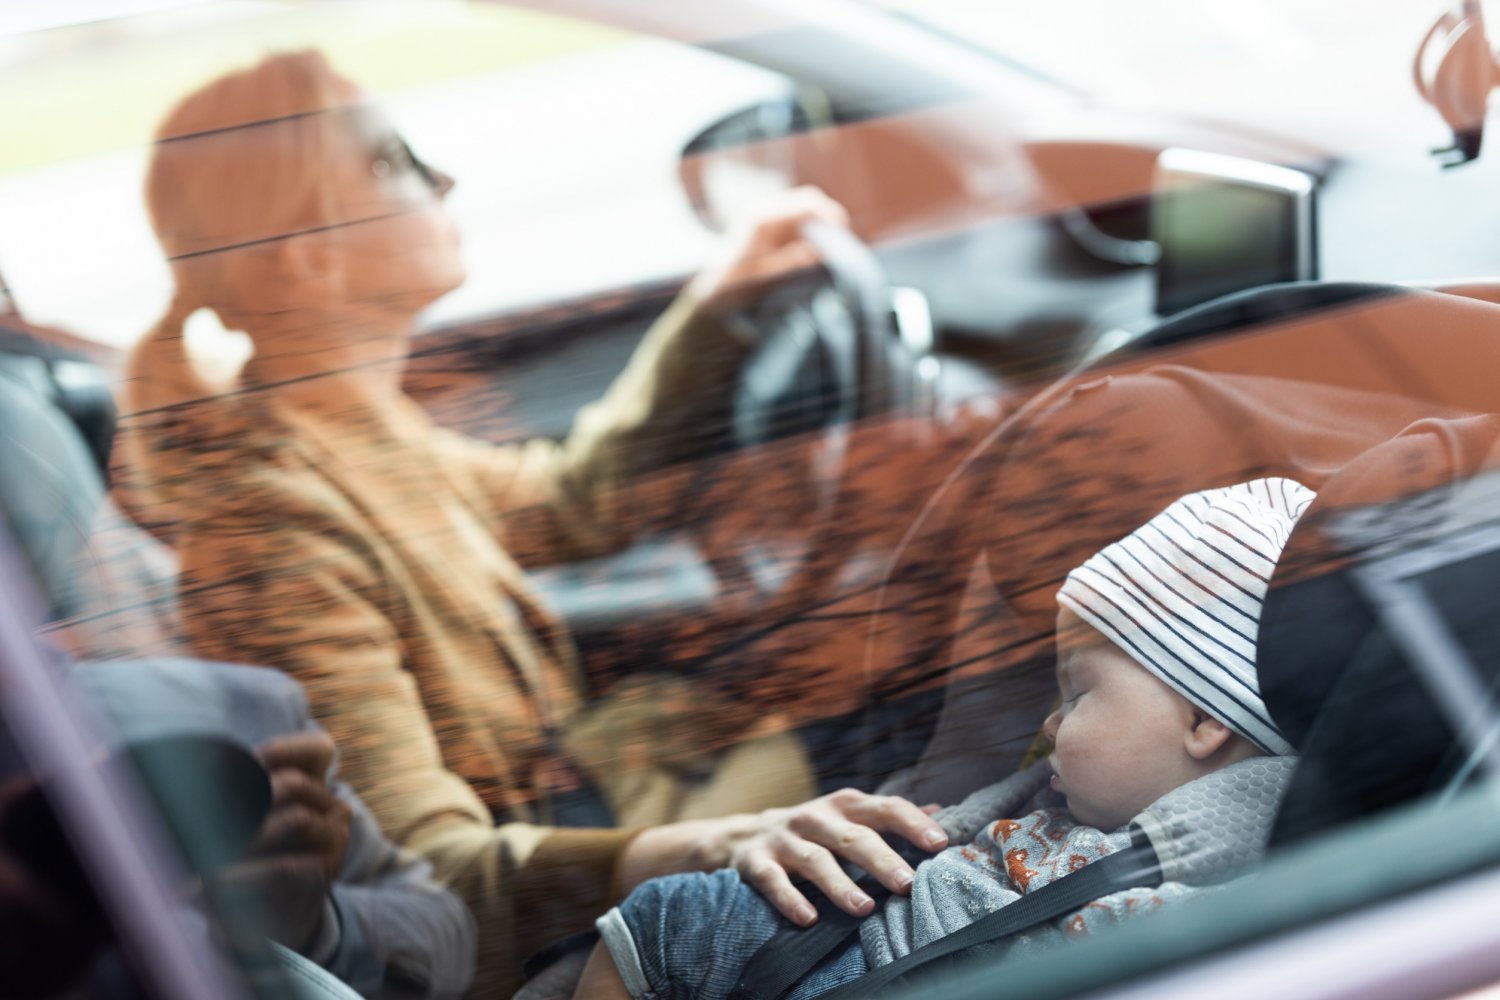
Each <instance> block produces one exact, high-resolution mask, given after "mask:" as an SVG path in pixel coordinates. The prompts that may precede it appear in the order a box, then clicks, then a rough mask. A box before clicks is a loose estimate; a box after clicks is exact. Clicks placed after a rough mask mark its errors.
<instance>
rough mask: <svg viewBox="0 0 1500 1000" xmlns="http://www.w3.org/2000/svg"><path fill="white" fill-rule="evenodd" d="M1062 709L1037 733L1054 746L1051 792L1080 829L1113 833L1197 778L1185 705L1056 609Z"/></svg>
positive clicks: (1188, 710)
mask: <svg viewBox="0 0 1500 1000" xmlns="http://www.w3.org/2000/svg"><path fill="white" fill-rule="evenodd" d="M1057 682H1058V686H1059V687H1060V688H1061V690H1062V699H1063V703H1062V705H1061V706H1060V707H1059V708H1058V709H1057V711H1055V712H1053V713H1052V714H1051V715H1050V716H1048V717H1047V721H1046V723H1045V724H1044V727H1043V728H1044V730H1045V732H1046V733H1047V735H1048V736H1049V737H1051V739H1052V741H1053V743H1054V744H1055V746H1056V749H1055V750H1054V752H1053V754H1052V756H1051V757H1050V758H1049V760H1048V763H1050V764H1051V765H1052V770H1053V778H1052V787H1053V788H1055V789H1056V790H1058V791H1059V792H1061V793H1062V794H1063V795H1065V796H1067V800H1068V811H1069V812H1071V813H1072V814H1073V815H1074V816H1075V817H1076V818H1077V819H1078V820H1079V822H1081V823H1085V824H1087V825H1089V826H1093V827H1098V828H1099V829H1101V830H1114V829H1118V828H1119V827H1121V826H1124V825H1125V824H1126V823H1128V822H1129V821H1130V820H1131V818H1132V817H1133V816H1135V815H1136V814H1137V813H1139V812H1140V811H1141V810H1142V809H1144V808H1145V807H1146V806H1148V805H1150V804H1151V803H1152V802H1155V801H1156V800H1157V799H1159V798H1160V797H1161V796H1163V795H1165V794H1166V793H1167V792H1170V791H1171V790H1172V789H1174V788H1176V787H1178V786H1179V785H1182V784H1185V783H1186V782H1188V781H1191V780H1192V779H1193V778H1194V777H1196V776H1197V774H1198V772H1197V771H1196V770H1195V767H1194V765H1195V761H1194V759H1193V758H1192V756H1191V755H1190V754H1189V753H1188V751H1187V747H1186V740H1187V738H1188V736H1189V734H1190V733H1191V732H1192V729H1193V723H1194V718H1195V710H1194V708H1193V705H1192V704H1191V703H1190V702H1189V701H1188V700H1187V699H1186V698H1183V697H1182V696H1181V695H1179V694H1178V693H1177V692H1175V691H1173V690H1172V689H1171V688H1169V687H1167V685H1165V684H1163V683H1162V682H1161V681H1160V680H1158V679H1157V678H1156V677H1154V676H1152V675H1151V674H1150V673H1149V672H1148V671H1147V670H1146V669H1145V668H1143V667H1142V666H1140V665H1139V664H1138V663H1136V662H1135V661H1134V660H1132V659H1131V658H1130V657H1129V656H1127V655H1126V654H1125V653H1124V652H1122V651H1121V650H1120V649H1119V648H1118V647H1116V646H1115V645H1114V644H1113V643H1111V642H1110V641H1109V640H1108V639H1106V638H1104V636H1102V635H1100V634H1099V633H1098V632H1097V631H1095V630H1094V629H1093V628H1092V627H1090V626H1089V625H1087V624H1086V623H1084V622H1083V621H1082V620H1081V619H1080V618H1078V616H1076V615H1074V614H1073V613H1072V612H1071V611H1068V610H1067V609H1063V610H1062V612H1061V613H1059V615H1058V617H1057Z"/></svg>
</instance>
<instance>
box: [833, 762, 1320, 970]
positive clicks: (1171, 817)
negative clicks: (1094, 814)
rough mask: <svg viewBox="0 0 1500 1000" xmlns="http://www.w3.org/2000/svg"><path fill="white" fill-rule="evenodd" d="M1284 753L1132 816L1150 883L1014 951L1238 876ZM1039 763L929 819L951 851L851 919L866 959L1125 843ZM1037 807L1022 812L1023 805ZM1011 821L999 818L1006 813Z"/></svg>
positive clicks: (1251, 853) (1260, 830) (1277, 788)
mask: <svg viewBox="0 0 1500 1000" xmlns="http://www.w3.org/2000/svg"><path fill="white" fill-rule="evenodd" d="M1294 762H1295V758H1293V757H1254V758H1251V759H1249V760H1244V761H1240V762H1239V763H1236V764H1232V765H1230V766H1229V767H1226V768H1222V769H1221V770H1218V771H1215V772H1213V773H1212V774H1208V775H1205V776H1203V777H1201V778H1198V779H1197V780H1195V781H1191V782H1189V783H1188V784H1186V785H1183V786H1181V787H1180V788H1176V789H1174V790H1172V791H1171V792H1168V793H1167V794H1166V795H1163V796H1162V797H1161V798H1159V799H1157V800H1156V801H1155V802H1153V803H1152V804H1151V805H1150V806H1148V807H1147V808H1146V809H1145V810H1144V811H1142V812H1141V814H1140V815H1138V816H1136V817H1135V819H1134V820H1132V821H1131V825H1132V826H1135V827H1138V828H1140V830H1141V831H1142V832H1143V833H1144V834H1145V835H1146V837H1147V838H1148V839H1149V840H1150V841H1151V845H1152V847H1153V848H1155V850H1156V854H1157V857H1158V859H1159V860H1160V861H1161V865H1162V875H1163V882H1162V884H1161V885H1159V886H1156V887H1155V888H1149V889H1147V888H1142V889H1127V890H1125V891H1123V892H1118V893H1113V894H1111V895H1109V896H1106V897H1104V898H1103V899H1101V900H1096V901H1095V902H1092V903H1089V904H1088V905H1087V906H1084V907H1081V908H1080V909H1078V910H1076V911H1074V912H1072V913H1070V914H1067V915H1066V916H1064V917H1062V918H1060V919H1058V920H1056V921H1053V922H1052V923H1051V924H1049V925H1044V926H1040V927H1037V928H1034V929H1033V930H1031V931H1028V932H1027V933H1026V934H1023V935H1018V936H1017V937H1016V938H1015V939H1014V944H1013V947H1015V948H1020V949H1028V950H1029V949H1033V948H1037V947H1046V946H1048V945H1050V944H1052V943H1053V942H1055V941H1057V940H1061V939H1062V938H1063V937H1065V936H1070V935H1077V934H1086V933H1088V932H1089V931H1090V930H1093V929H1097V928H1098V927H1101V926H1104V925H1106V924H1109V923H1115V922H1118V921H1120V920H1124V919H1127V918H1129V917H1133V916H1136V915H1138V914H1141V913H1145V912H1150V911H1151V910H1154V909H1157V908H1159V907H1160V906H1162V905H1164V904H1165V903H1167V902H1168V901H1171V900H1176V899H1180V898H1184V897H1188V896H1191V895H1195V894H1197V893H1201V892H1203V891H1205V889H1206V888H1207V887H1210V886H1213V885H1216V884H1218V883H1221V882H1224V881H1226V880H1228V879H1231V878H1233V877H1235V876H1236V875H1237V874H1240V873H1242V872H1243V871H1244V870H1245V868H1246V867H1247V866H1248V865H1250V864H1251V863H1252V862H1255V861H1257V860H1259V859H1260V858H1261V857H1262V856H1264V854H1265V848H1266V842H1267V840H1268V839H1269V837H1270V832H1271V823H1272V820H1273V819H1274V818H1275V815H1276V808H1277V806H1278V805H1279V804H1280V802H1281V797H1282V795H1283V794H1284V793H1285V791H1286V786H1287V782H1288V781H1289V780H1290V778H1291V772H1292V765H1293V763H1294ZM1049 774H1050V772H1049V771H1048V769H1047V767H1046V765H1045V764H1038V765H1037V766H1036V767H1032V768H1028V769H1027V770H1025V771H1022V772H1020V773H1018V774H1015V775H1013V776H1011V777H1010V778H1008V779H1007V780H1005V781H1002V782H1000V783H999V784H997V785H992V786H990V787H989V788H986V789H983V790H981V791H979V792H976V793H975V794H973V795H971V796H969V798H967V799H965V800H964V801H963V802H962V803H960V804H959V805H957V806H954V807H952V808H949V809H945V810H943V811H942V812H940V813H938V814H937V817H936V818H937V820H938V822H940V823H941V824H942V825H943V827H944V828H945V829H946V830H947V831H948V836H949V843H951V844H954V845H956V846H953V847H949V848H948V849H947V850H945V851H943V852H942V853H941V854H939V855H937V856H936V857H934V858H931V859H930V860H928V861H925V862H923V863H922V864H921V865H919V866H917V873H916V880H915V881H914V882H913V884H912V891H911V895H910V897H899V896H897V897H892V898H891V899H890V900H888V901H887V903H886V905H885V907H884V908H883V909H882V910H880V911H879V912H877V913H876V914H875V915H873V916H871V917H870V918H869V919H868V920H866V921H865V922H864V923H863V924H862V925H861V926H860V940H861V943H862V944H863V945H864V950H865V955H866V957H867V958H868V959H869V961H870V964H871V966H872V967H873V966H879V965H885V964H887V963H889V962H894V961H895V960H896V959H897V958H900V957H901V956H902V955H905V954H906V953H908V952H910V951H913V950H915V949H917V948H920V947H922V946H923V945H925V944H927V943H928V942H930V941H935V940H937V939H938V938H940V937H943V936H945V935H947V934H951V933H953V932H954V931H956V930H958V929H959V928H961V927H965V926H967V925H969V924H971V923H973V922H974V921H976V920H978V919H979V918H980V917H983V916H984V915H986V914H988V913H991V912H993V911H995V910H998V909H1000V908H1001V907H1003V906H1008V905H1009V904H1011V903H1013V902H1015V901H1016V900H1018V899H1020V898H1021V896H1023V895H1025V894H1026V893H1027V892H1031V891H1033V890H1036V889H1039V888H1041V887H1042V886H1043V885H1046V884H1047V883H1049V882H1051V881H1053V880H1054V879H1056V878H1060V877H1062V876H1063V875H1066V874H1068V873H1069V872H1071V871H1074V870H1076V869H1077V868H1080V867H1082V866H1083V865H1085V864H1088V863H1089V862H1092V861H1096V860H1098V859H1099V858H1102V857H1104V856H1105V855H1108V854H1112V853H1114V852H1115V851H1118V850H1120V849H1121V848H1122V847H1125V846H1126V845H1127V844H1129V842H1130V832H1129V831H1130V826H1126V827H1123V828H1121V829H1119V830H1115V831H1112V832H1110V833H1105V832H1103V831H1100V830H1096V829H1094V828H1092V827H1087V826H1082V825H1081V824H1079V823H1077V822H1076V821H1074V820H1073V819H1072V818H1071V817H1070V816H1069V815H1068V814H1067V812H1066V810H1065V809H1063V808H1062V807H1061V805H1060V804H1059V802H1058V800H1057V797H1056V796H1053V795H1052V794H1051V793H1050V792H1048V791H1047V790H1046V788H1045V785H1046V782H1047V777H1048V775H1049ZM1028 805H1030V806H1033V807H1035V806H1038V805H1040V806H1042V808H1035V809H1034V811H1031V812H1029V813H1026V812H1025V810H1026V807H1027V806H1028ZM1023 813H1024V815H1021V818H1019V819H1015V820H1011V819H1003V818H998V817H1007V816H1015V815H1018V814H1023Z"/></svg>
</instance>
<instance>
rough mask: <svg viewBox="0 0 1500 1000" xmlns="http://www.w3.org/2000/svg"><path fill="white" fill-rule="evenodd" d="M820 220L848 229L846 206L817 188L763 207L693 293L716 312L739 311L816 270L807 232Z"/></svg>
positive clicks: (736, 232) (733, 233)
mask: <svg viewBox="0 0 1500 1000" xmlns="http://www.w3.org/2000/svg"><path fill="white" fill-rule="evenodd" d="M813 220H820V221H822V222H826V223H829V224H831V225H835V226H840V227H842V228H846V229H847V228H848V227H849V213H848V212H846V211H845V210H844V207H843V206H842V205H840V204H839V203H838V202H836V201H834V200H833V199H832V198H830V197H828V196H827V195H826V194H824V193H823V192H822V191H820V190H818V189H817V188H815V187H799V188H793V189H792V190H790V191H787V192H785V193H784V194H781V195H779V196H778V197H775V198H772V199H770V200H769V201H767V202H765V203H764V204H763V205H761V206H760V208H759V209H758V210H757V211H756V212H754V213H753V214H752V215H750V216H748V217H747V218H746V219H745V220H743V222H742V223H740V224H737V225H736V226H735V227H734V228H732V229H731V230H730V231H729V234H728V236H727V237H726V238H725V241H724V243H723V244H722V248H721V250H720V254H719V259H718V260H717V261H716V262H714V263H711V264H710V265H709V266H708V267H706V268H704V269H703V271H702V272H700V273H699V274H698V276H697V277H696V278H694V279H693V282H692V284H691V285H690V286H689V292H690V294H692V295H693V296H694V297H695V298H696V299H698V301H700V302H704V303H707V304H709V305H710V306H712V307H714V308H718V309H724V310H732V309H739V308H741V307H742V306H744V305H746V304H747V303H748V302H750V301H751V300H752V299H754V297H755V295H756V293H757V292H758V291H759V290H760V289H761V288H763V287H764V286H765V285H766V284H767V283H768V282H770V281H773V280H775V279H777V278H780V277H783V276H785V275H788V274H791V273H793V272H795V271H799V270H805V269H807V268H811V267H814V266H816V265H817V263H818V260H819V256H818V251H817V250H816V249H814V248H813V245H812V244H811V243H809V242H808V241H807V239H806V238H805V237H804V236H803V227H804V226H805V225H806V224H807V223H808V222H811V221H813Z"/></svg>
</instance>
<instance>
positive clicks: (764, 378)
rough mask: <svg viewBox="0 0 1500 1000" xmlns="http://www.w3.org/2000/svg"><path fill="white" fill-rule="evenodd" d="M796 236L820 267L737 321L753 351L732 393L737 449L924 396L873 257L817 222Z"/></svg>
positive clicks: (843, 233)
mask: <svg viewBox="0 0 1500 1000" xmlns="http://www.w3.org/2000/svg"><path fill="white" fill-rule="evenodd" d="M803 233H804V236H805V237H806V239H807V240H808V242H810V243H811V244H812V245H813V246H814V247H815V248H816V249H817V250H818V252H819V254H820V256H821V258H822V266H821V267H819V268H818V269H817V270H816V271H814V272H811V273H805V274H800V275H797V276H795V277H792V278H789V279H786V280H783V281H781V282H779V283H778V284H777V285H775V286H774V287H772V288H770V289H769V290H768V291H767V292H766V293H765V294H764V295H763V296H762V297H761V299H760V300H759V301H758V302H757V303H756V304H755V305H754V306H753V307H751V308H749V309H747V310H745V311H744V313H743V314H742V315H741V316H740V317H739V320H740V322H741V323H742V324H744V325H748V327H749V328H750V330H751V331H752V335H753V336H755V337H756V338H757V339H758V341H759V343H758V346H757V348H756V350H755V353H754V354H753V355H752V357H751V358H750V360H749V361H748V362H747V363H746V365H745V368H744V371H743V373H742V375H741V378H740V382H739V385H738V386H737V388H736V391H735V397H734V404H733V410H732V417H731V430H732V439H733V441H734V443H735V444H736V445H737V446H739V447H747V446H754V445H762V444H766V443H767V442H769V441H772V440H775V439H776V438H780V437H786V436H789V435H793V434H803V433H810V432H814V431H818V430H824V429H831V428H837V427H841V426H844V425H847V424H850V423H852V422H854V421H856V420H861V419H864V418H867V417H871V416H875V415H877V414H881V413H887V412H892V411H899V410H901V409H903V408H906V407H910V406H912V405H913V404H914V403H915V402H916V401H917V400H918V399H920V398H923V396H924V394H923V392H922V387H923V385H924V380H923V377H922V375H921V374H920V372H921V371H922V367H921V366H919V365H918V362H919V361H920V360H921V358H920V357H919V356H918V355H917V353H916V352H915V351H913V350H912V349H911V348H910V347H908V346H907V345H906V344H905V343H904V342H903V341H902V340H901V339H900V338H899V337H897V336H896V333H895V331H894V329H893V324H892V321H891V291H890V286H889V285H888V284H887V283H886V278H885V272H884V269H883V268H882V267H881V265H880V261H879V260H878V259H877V258H876V256H875V254H874V252H873V251H872V250H871V249H870V248H869V247H868V246H866V245H865V244H864V243H863V242H861V241H860V240H859V238H858V237H857V236H855V235H854V234H853V233H851V232H849V231H848V230H846V229H841V228H839V227H837V226H833V225H829V224H828V223H825V222H821V221H818V220H814V221H812V222H809V223H808V224H807V225H806V226H805V228H804V230H803Z"/></svg>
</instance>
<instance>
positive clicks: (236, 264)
mask: <svg viewBox="0 0 1500 1000" xmlns="http://www.w3.org/2000/svg"><path fill="white" fill-rule="evenodd" d="M357 98H358V94H357V92H356V90H355V88H354V86H353V84H351V83H349V82H348V81H347V80H345V79H343V78H342V77H340V76H338V75H337V74H336V73H335V72H334V71H333V69H332V67H330V66H329V64H328V61H327V60H326V59H325V58H324V57H323V56H322V54H321V53H318V52H314V51H306V52H294V53H286V54H280V55H274V56H270V57H268V58H266V59H264V60H263V61H261V62H260V63H258V64H257V65H255V66H252V67H250V68H249V69H245V70H242V71H240V72H237V73H232V74H229V75H228V76H224V77H220V78H219V79H217V80H214V81H213V82H211V83H209V84H207V85H205V86H203V87H201V88H199V89H198V90H196V91H194V92H192V93H191V94H189V95H188V96H187V97H185V98H183V99H182V100H181V101H180V102H179V103H178V104H177V105H176V106H175V107H174V108H173V109H172V110H171V111H170V112H169V113H168V114H167V116H166V118H165V119H164V120H163V121H162V122H161V124H160V125H159V126H158V128H157V132H156V143H155V148H154V149H153V151H152V155H151V162H150V166H149V168H148V170H147V174H146V186H145V196H146V207H147V210H148V213H149V215H150V218H151V225H152V227H153V228H154V229H155V231H156V237H157V240H158V241H159V242H160V243H161V246H162V249H163V250H164V251H165V253H166V255H167V257H168V259H169V260H170V262H171V264H172V274H173V279H174V282H175V286H176V287H175V292H174V295H173V299H172V303H171V306H170V307H169V308H168V310H167V313H166V315H165V316H163V317H162V318H161V320H160V321H158V322H157V324H156V325H155V326H154V327H152V328H151V329H150V330H149V331H147V333H146V334H145V336H144V337H142V338H141V340H140V342H139V343H138V344H137V345H136V347H135V349H134V350H133V351H132V352H131V355H130V358H129V361H128V363H127V370H126V375H127V381H126V385H125V389H124V394H123V395H124V402H125V410H126V411H127V412H133V413H140V412H142V411H148V410H157V409H161V408H164V407H168V406H171V405H173V404H175V403H179V402H183V401H185V400H190V399H195V398H201V397H202V396H205V395H207V394H209V392H210V390H209V387H208V386H207V385H206V384H205V383H204V381H203V379H202V377H201V376H200V375H199V374H198V373H197V372H196V371H195V370H194V368H193V366H192V363H191V362H190V360H189V358H188V356H187V352H186V348H185V345H184V342H183V324H184V322H186V320H187V318H188V316H190V315H191V314H192V313H193V312H195V311H196V310H198V309H200V308H204V307H207V308H210V309H213V310H214V311H215V312H216V313H218V315H219V318H220V320H221V321H222V322H223V324H224V325H225V326H226V327H228V328H230V329H239V330H248V328H250V327H251V326H253V319H254V317H255V315H256V314H257V313H258V312H269V311H273V310H274V308H275V306H274V304H273V303H269V302H263V301H254V295H255V293H257V292H263V291H264V289H265V283H264V282H261V283H258V284H257V283H256V282H253V281H248V280H247V276H248V275H249V273H250V270H251V269H253V268H255V267H256V266H258V265H261V266H263V259H264V258H263V255H264V252H265V247H266V246H267V245H268V244H269V243H272V242H274V240H275V239H276V238H277V237H284V236H286V235H288V234H290V233H294V232H297V231H299V230H303V229H307V228H310V227H312V226H315V225H317V224H319V223H320V222H322V221H326V219H327V218H328V215H329V211H330V209H329V204H330V191H331V177H330V174H329V169H328V165H329V163H330V156H331V151H330V149H329V146H330V140H331V137H332V136H333V135H335V134H336V133H335V127H336V126H334V125H333V123H334V122H335V121H336V120H337V119H338V117H339V116H337V115H330V114H328V113H326V112H329V111H331V110H334V109H337V108H340V107H344V106H347V105H349V104H350V103H351V102H353V101H355V100H357Z"/></svg>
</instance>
